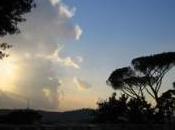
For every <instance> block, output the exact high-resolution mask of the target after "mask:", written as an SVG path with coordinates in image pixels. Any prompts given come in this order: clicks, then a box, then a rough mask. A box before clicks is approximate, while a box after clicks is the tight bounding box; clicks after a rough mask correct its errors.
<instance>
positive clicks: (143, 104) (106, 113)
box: [97, 52, 175, 123]
mask: <svg viewBox="0 0 175 130" xmlns="http://www.w3.org/2000/svg"><path fill="white" fill-rule="evenodd" d="M174 66H175V52H167V53H161V54H155V55H151V56H145V57H139V58H135V59H133V60H132V66H131V67H123V68H119V69H116V70H115V71H113V72H112V73H111V75H110V77H109V78H108V80H107V84H108V85H110V86H112V88H114V89H115V90H121V91H122V92H123V94H125V95H127V96H128V97H129V98H127V99H126V100H125V102H124V103H125V109H124V108H122V106H123V105H121V104H120V103H121V99H120V98H119V99H118V100H117V99H115V96H114V95H113V96H112V98H110V99H109V101H104V102H101V103H98V106H99V108H98V110H97V117H98V118H100V119H101V120H103V121H101V120H100V119H98V118H97V119H98V121H101V122H105V121H109V122H110V123H113V122H117V123H120V122H121V120H119V119H121V117H122V119H125V121H126V122H129V123H165V122H171V120H172V117H173V113H174V112H175V90H174V89H173V90H167V91H166V92H164V93H162V94H161V95H160V93H159V91H160V88H161V85H162V80H163V78H164V76H165V75H166V73H167V72H168V71H169V70H170V69H171V68H173V67H174ZM173 86H175V83H173ZM146 95H149V96H150V97H152V98H153V99H154V101H155V103H156V105H154V106H151V104H149V103H148V102H147V101H146V100H145V96H146ZM111 99H113V100H112V101H111ZM121 108H122V109H121ZM120 110H121V111H120ZM119 117H120V118H119Z"/></svg>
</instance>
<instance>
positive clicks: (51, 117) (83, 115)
mask: <svg viewBox="0 0 175 130" xmlns="http://www.w3.org/2000/svg"><path fill="white" fill-rule="evenodd" d="M12 111H13V110H0V116H1V115H6V114H8V113H10V112H12ZM38 112H39V113H40V114H41V115H42V123H43V124H77V123H91V122H92V119H93V113H94V110H93V109H80V110H73V111H67V112H48V111H38Z"/></svg>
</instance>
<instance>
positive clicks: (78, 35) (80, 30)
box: [75, 25, 83, 40]
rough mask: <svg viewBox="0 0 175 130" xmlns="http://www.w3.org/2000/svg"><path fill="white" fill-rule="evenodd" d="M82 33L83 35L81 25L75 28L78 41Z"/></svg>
mask: <svg viewBox="0 0 175 130" xmlns="http://www.w3.org/2000/svg"><path fill="white" fill-rule="evenodd" d="M82 33H83V30H82V29H81V28H80V26H79V25H76V26H75V34H76V36H75V37H76V40H79V39H80V37H81V35H82Z"/></svg>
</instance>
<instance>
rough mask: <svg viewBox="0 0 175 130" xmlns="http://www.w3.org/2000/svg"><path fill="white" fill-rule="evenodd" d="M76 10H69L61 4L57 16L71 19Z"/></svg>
mask: <svg viewBox="0 0 175 130" xmlns="http://www.w3.org/2000/svg"><path fill="white" fill-rule="evenodd" d="M75 11H76V8H75V7H74V8H69V7H68V6H67V5H65V4H63V3H61V4H60V5H59V14H60V15H61V16H62V17H65V18H72V17H73V16H74V15H75Z"/></svg>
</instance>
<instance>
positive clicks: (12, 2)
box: [0, 0, 35, 59]
mask: <svg viewBox="0 0 175 130" xmlns="http://www.w3.org/2000/svg"><path fill="white" fill-rule="evenodd" d="M33 7H35V3H34V0H0V37H3V36H5V35H7V34H10V35H11V34H15V33H19V32H20V30H19V28H18V23H20V22H23V21H25V20H26V19H25V18H24V17H23V15H24V14H25V13H28V12H30V11H31V9H32V8H33ZM10 47H11V46H10V45H8V44H7V43H0V59H2V58H3V57H7V56H8V54H6V53H5V50H6V49H8V48H10Z"/></svg>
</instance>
